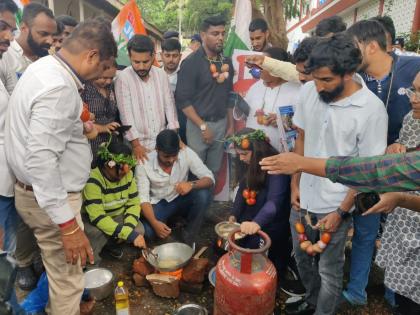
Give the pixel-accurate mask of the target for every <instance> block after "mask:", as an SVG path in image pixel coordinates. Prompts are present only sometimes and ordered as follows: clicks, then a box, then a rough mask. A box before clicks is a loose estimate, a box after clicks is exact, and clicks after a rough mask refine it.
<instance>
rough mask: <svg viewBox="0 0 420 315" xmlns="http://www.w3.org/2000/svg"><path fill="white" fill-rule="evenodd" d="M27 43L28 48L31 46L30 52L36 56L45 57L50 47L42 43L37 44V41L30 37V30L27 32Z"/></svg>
mask: <svg viewBox="0 0 420 315" xmlns="http://www.w3.org/2000/svg"><path fill="white" fill-rule="evenodd" d="M27 42H28V45H29V48H31V50H32V52H33V53H34V54H35V55H36V56H38V57H45V56H48V50H49V49H50V45H48V44H43V45H39V44H38V43H37V42H35V40H34V38H33V37H32V32H31V31H29V33H28V40H27Z"/></svg>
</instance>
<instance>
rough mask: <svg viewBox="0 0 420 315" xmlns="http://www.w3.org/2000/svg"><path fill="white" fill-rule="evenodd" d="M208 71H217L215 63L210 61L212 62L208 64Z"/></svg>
mask: <svg viewBox="0 0 420 315" xmlns="http://www.w3.org/2000/svg"><path fill="white" fill-rule="evenodd" d="M210 72H211V73H215V72H217V67H216V65H215V64H214V63H212V64H211V65H210Z"/></svg>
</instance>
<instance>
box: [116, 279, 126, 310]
mask: <svg viewBox="0 0 420 315" xmlns="http://www.w3.org/2000/svg"><path fill="white" fill-rule="evenodd" d="M114 297H115V309H116V311H117V313H116V314H117V315H129V314H130V305H129V300H128V290H127V289H126V288H125V287H124V282H122V281H118V284H117V287H116V288H115V292H114Z"/></svg>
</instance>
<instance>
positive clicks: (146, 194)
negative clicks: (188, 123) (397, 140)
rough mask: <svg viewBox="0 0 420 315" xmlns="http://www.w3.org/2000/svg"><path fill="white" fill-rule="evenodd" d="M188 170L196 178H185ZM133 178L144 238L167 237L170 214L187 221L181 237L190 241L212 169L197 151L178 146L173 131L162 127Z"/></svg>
mask: <svg viewBox="0 0 420 315" xmlns="http://www.w3.org/2000/svg"><path fill="white" fill-rule="evenodd" d="M189 172H191V173H192V174H193V175H195V176H196V177H197V178H198V180H194V181H188V174H189ZM136 179H137V185H138V188H139V194H140V200H141V207H142V210H143V216H142V222H143V225H144V229H145V236H146V239H148V240H151V239H154V238H155V237H156V236H158V237H159V238H166V237H168V236H169V235H170V234H171V229H170V228H169V227H168V226H167V225H166V223H167V221H168V220H169V219H170V218H171V217H173V216H174V215H182V216H184V217H186V219H187V222H188V223H187V227H186V229H184V230H183V235H182V236H183V241H184V242H186V243H188V244H191V243H192V242H194V241H195V239H194V237H195V236H196V235H197V234H198V232H199V231H200V227H201V224H202V222H203V219H204V214H205V212H206V210H207V208H208V206H209V204H210V201H211V192H210V188H211V187H212V186H213V184H214V177H213V174H212V172H211V171H210V170H209V169H208V168H207V167H206V166H205V165H204V163H203V162H202V161H201V159H200V158H199V157H198V155H197V154H196V153H195V152H194V151H193V150H191V149H190V148H189V147H184V148H182V149H181V148H180V144H179V137H178V135H177V134H176V132H175V131H173V130H163V131H162V132H160V133H159V134H158V136H157V138H156V150H155V151H153V152H151V153H150V154H149V160H148V161H146V163H145V164H141V165H138V166H137V167H136Z"/></svg>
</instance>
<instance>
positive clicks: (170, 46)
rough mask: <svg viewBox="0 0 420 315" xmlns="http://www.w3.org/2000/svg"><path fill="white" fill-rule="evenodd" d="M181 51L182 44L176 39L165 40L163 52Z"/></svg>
mask: <svg viewBox="0 0 420 315" xmlns="http://www.w3.org/2000/svg"><path fill="white" fill-rule="evenodd" d="M174 50H178V51H179V52H180V51H181V43H180V42H179V40H177V39H175V38H169V39H165V40H164V41H163V43H162V51H174Z"/></svg>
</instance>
